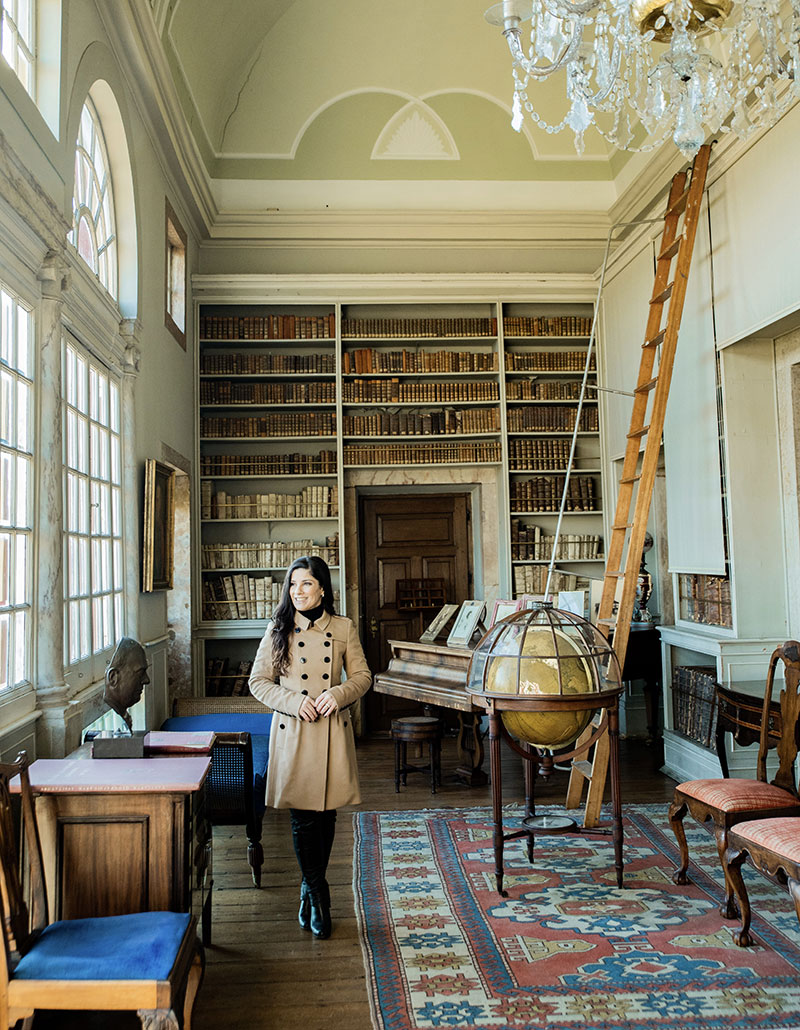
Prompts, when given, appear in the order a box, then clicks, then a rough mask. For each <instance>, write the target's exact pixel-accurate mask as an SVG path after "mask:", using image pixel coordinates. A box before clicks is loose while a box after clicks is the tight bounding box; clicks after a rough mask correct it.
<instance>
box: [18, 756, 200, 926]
mask: <svg viewBox="0 0 800 1030" xmlns="http://www.w3.org/2000/svg"><path fill="white" fill-rule="evenodd" d="M210 766H211V760H210V758H209V757H208V756H201V757H194V756H192V757H184V756H182V755H180V756H175V757H169V758H139V759H97V758H96V759H91V758H87V757H85V751H84V752H82V753H81V754H79V755H78V756H77V757H69V758H63V759H39V760H38V761H36V762H34V763H33V764H32V765H31V766H30V769H29V776H30V781H31V789H32V792H33V795H34V804H35V806H36V816H37V821H38V824H39V834H40V838H41V844H42V853H43V858H44V866H45V880H46V883H47V894H48V904H49V908H50V914H51V918H53V919H80V918H83V917H87V916H108V915H123V914H126V913H130V912H145V911H153V910H159V909H161V910H170V911H173V912H191V913H192V914H193V915H195V916H196V917H197V919H198V923H199V924H200V925H201V926H202V931H203V940H204V942H208V941H209V940H210V934H211V885H212V856H211V827H210V824H209V822H208V820H207V818H206V816H205V811H204V806H205V792H204V783H205V779H206V776H207V775H208V771H209V768H210ZM18 783H19V781H17V790H19V786H18ZM13 789H14V783H13V782H12V791H13Z"/></svg>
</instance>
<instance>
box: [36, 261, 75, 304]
mask: <svg viewBox="0 0 800 1030" xmlns="http://www.w3.org/2000/svg"><path fill="white" fill-rule="evenodd" d="M36 278H37V279H38V280H39V282H40V283H41V288H42V296H43V297H46V298H47V299H48V300H56V301H60V300H61V299H62V297H63V294H64V291H65V290H68V289H69V285H70V275H69V267H68V265H67V263H66V261H64V258H63V257H62V255H60V254H57V253H56V252H55V251H53V250H51V251H48V253H47V256H46V257H45V259H44V261H43V262H42V266H41V268H40V269H39V271H38V272H37V273H36Z"/></svg>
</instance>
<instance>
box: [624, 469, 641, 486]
mask: <svg viewBox="0 0 800 1030" xmlns="http://www.w3.org/2000/svg"><path fill="white" fill-rule="evenodd" d="M641 478H642V474H641V472H639V473H637V474H636V475H635V476H622V477H621V478H620V481H619V483H620V486H622V484H623V483H638V482H639V480H640V479H641Z"/></svg>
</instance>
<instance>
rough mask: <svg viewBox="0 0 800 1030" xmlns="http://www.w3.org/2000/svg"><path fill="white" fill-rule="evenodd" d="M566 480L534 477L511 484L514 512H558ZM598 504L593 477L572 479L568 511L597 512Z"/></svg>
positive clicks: (574, 477) (567, 503)
mask: <svg viewBox="0 0 800 1030" xmlns="http://www.w3.org/2000/svg"><path fill="white" fill-rule="evenodd" d="M563 493H564V476H535V477H534V478H533V479H524V480H514V481H512V483H511V511H558V510H559V508H560V506H561V497H562V495H563ZM598 507H599V500H598V498H597V496H596V494H595V485H594V479H593V478H592V477H591V476H570V479H569V484H568V486H567V502H566V511H596V510H597V509H598Z"/></svg>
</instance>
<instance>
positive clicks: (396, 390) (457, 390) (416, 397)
mask: <svg viewBox="0 0 800 1030" xmlns="http://www.w3.org/2000/svg"><path fill="white" fill-rule="evenodd" d="M342 399H343V401H344V403H345V404H420V403H434V404H435V403H437V402H443V403H453V402H456V403H457V402H458V401H496V400H499V399H500V386H499V384H498V383H495V382H485V381H479V382H466V383H465V382H440V381H438V380H432V381H428V382H424V383H415V382H401V381H400V380H399V379H353V380H348V381H347V382H346V383H345V384H344V387H343V390H342Z"/></svg>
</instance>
